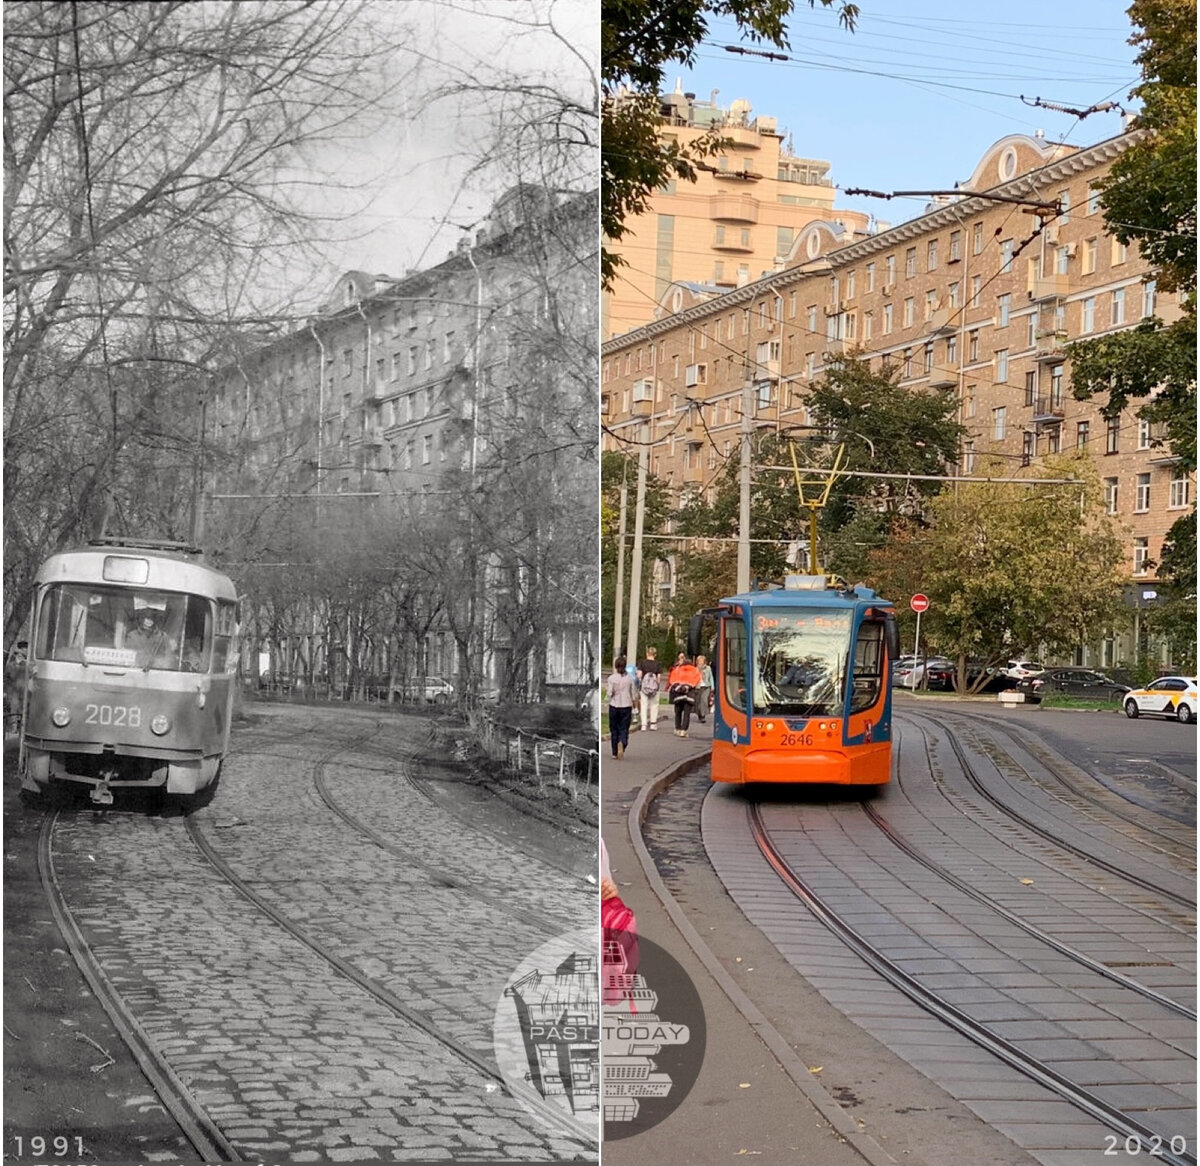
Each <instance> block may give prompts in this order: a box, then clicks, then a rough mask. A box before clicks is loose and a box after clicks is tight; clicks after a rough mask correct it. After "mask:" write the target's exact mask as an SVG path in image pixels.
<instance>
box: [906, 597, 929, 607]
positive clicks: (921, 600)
mask: <svg viewBox="0 0 1200 1166" xmlns="http://www.w3.org/2000/svg"><path fill="white" fill-rule="evenodd" d="M908 606H909V607H911V608H912V609H913V611H927V610H928V609H929V596H928V595H914V596H913V597H912V598H911V599H910V600H909V601H908Z"/></svg>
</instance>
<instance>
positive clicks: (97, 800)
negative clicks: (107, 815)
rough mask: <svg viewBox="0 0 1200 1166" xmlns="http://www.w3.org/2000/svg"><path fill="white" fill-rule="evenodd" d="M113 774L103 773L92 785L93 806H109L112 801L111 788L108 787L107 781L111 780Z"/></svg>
mask: <svg viewBox="0 0 1200 1166" xmlns="http://www.w3.org/2000/svg"><path fill="white" fill-rule="evenodd" d="M112 779H113V774H112V773H108V774H105V776H104V777H102V778H101V779H100V780H99V781H98V782H97V783H96V784H95V785H94V786H92V792H91V798H92V805H94V806H111V805H112V803H113V795H112V790H111V789H109V788H108V783H109V782H110V781H112Z"/></svg>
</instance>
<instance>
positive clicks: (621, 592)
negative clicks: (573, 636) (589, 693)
mask: <svg viewBox="0 0 1200 1166" xmlns="http://www.w3.org/2000/svg"><path fill="white" fill-rule="evenodd" d="M628 465H629V463H628V462H626V463H625V467H626V468H625V469H623V470H622V471H621V517H620V519H619V521H618V522H617V598H616V604H615V607H614V610H613V638H612V659H613V660H615V659H616V658H617V657H618V656H619V655H620V654H621V620H622V619H624V617H625V516H626V512H627V510H628V503H629V483H628V481H627V480H626V470H627V469H628Z"/></svg>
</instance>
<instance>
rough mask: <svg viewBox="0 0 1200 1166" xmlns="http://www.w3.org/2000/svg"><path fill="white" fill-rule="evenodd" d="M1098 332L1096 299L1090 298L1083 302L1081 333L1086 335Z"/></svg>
mask: <svg viewBox="0 0 1200 1166" xmlns="http://www.w3.org/2000/svg"><path fill="white" fill-rule="evenodd" d="M1095 330H1096V297H1095V296H1088V298H1087V299H1086V300H1084V301H1083V313H1082V318H1081V319H1080V321H1079V331H1080V332H1082V333H1083V334H1084V335H1087V333H1089V332H1095Z"/></svg>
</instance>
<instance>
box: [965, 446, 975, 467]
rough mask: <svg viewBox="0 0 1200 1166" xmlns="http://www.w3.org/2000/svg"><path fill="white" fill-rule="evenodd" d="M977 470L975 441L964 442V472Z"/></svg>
mask: <svg viewBox="0 0 1200 1166" xmlns="http://www.w3.org/2000/svg"><path fill="white" fill-rule="evenodd" d="M974 472H975V443H974V442H973V441H968V442H964V443H963V473H964V474H973V473H974Z"/></svg>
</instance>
